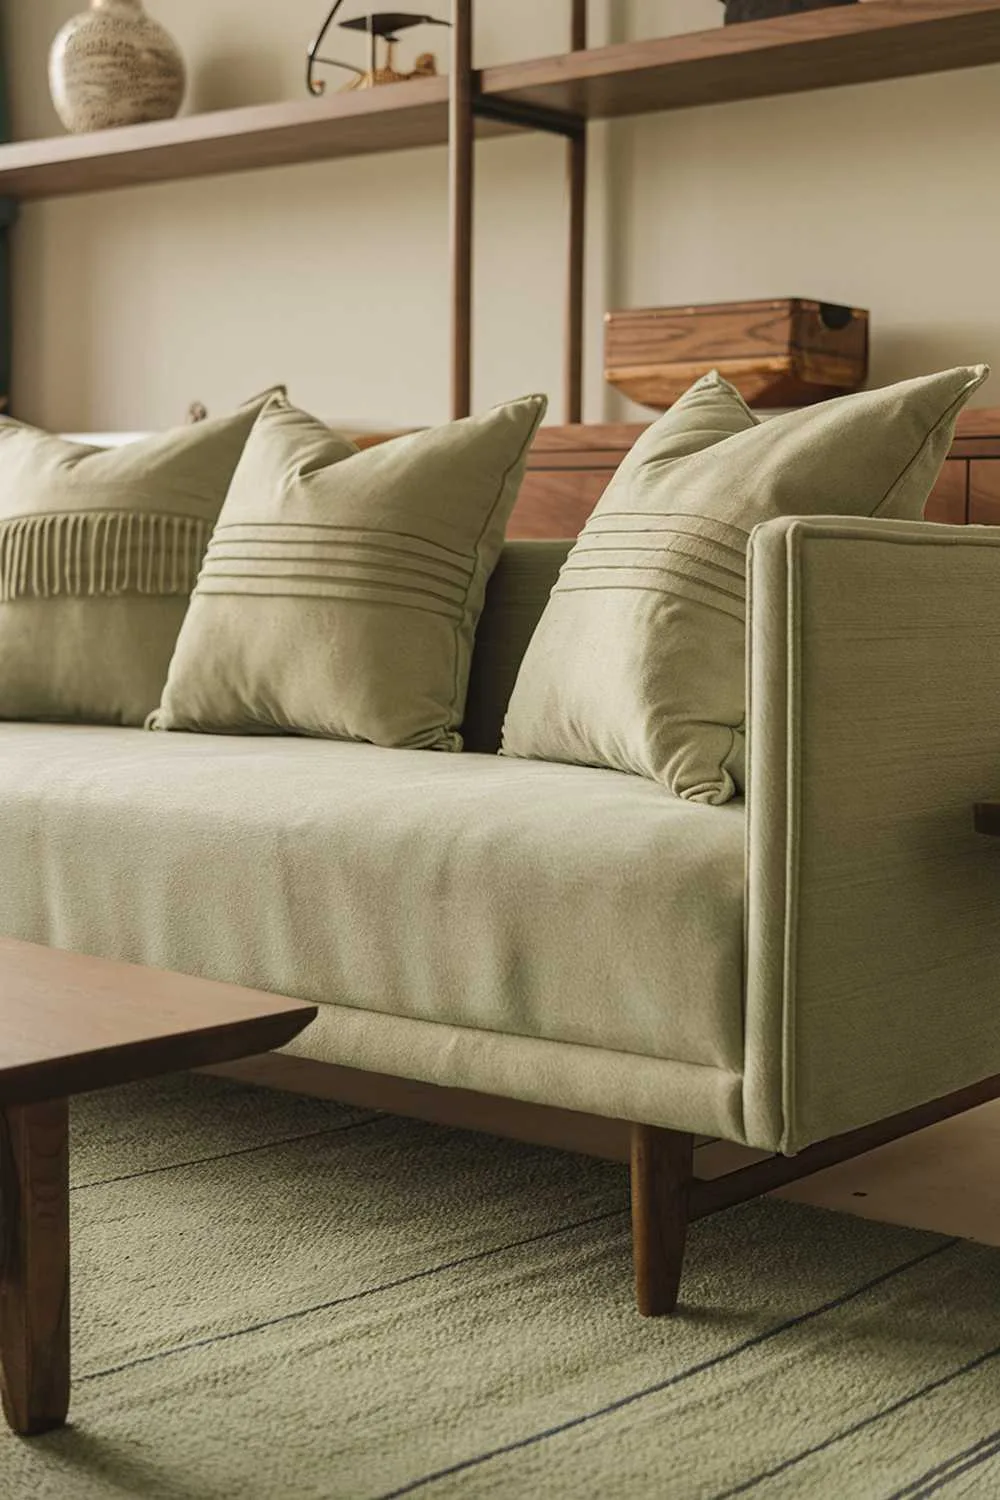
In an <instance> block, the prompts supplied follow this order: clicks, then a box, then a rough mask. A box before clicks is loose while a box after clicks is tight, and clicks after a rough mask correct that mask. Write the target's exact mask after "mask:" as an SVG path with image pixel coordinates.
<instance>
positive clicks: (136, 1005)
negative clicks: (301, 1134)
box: [0, 938, 317, 1104]
mask: <svg viewBox="0 0 1000 1500" xmlns="http://www.w3.org/2000/svg"><path fill="white" fill-rule="evenodd" d="M316 1013H317V1010H316V1006H315V1005H306V1004H304V1003H303V1002H302V1001H300V1000H288V999H285V998H284V997H283V996H280V995H269V994H266V993H264V992H263V991H261V990H248V989H242V988H240V986H239V985H235V984H219V983H216V982H215V981H213V980H208V979H192V978H190V977H189V976H187V975H184V974H171V973H167V972H166V971H165V970H163V969H147V968H144V967H142V966H141V965H138V964H125V963H118V962H116V961H113V960H109V959H102V958H88V957H85V956H84V955H82V954H79V953H64V952H62V951H61V950H59V949H55V948H42V947H38V946H36V945H35V944H33V943H20V942H15V941H14V940H13V939H10V938H0V1104H32V1103H37V1102H39V1101H41V1100H43V1099H56V1098H62V1097H64V1096H67V1095H69V1094H80V1093H87V1092H89V1091H90V1090H91V1089H98V1088H107V1087H108V1086H110V1085H113V1084H119V1083H130V1082H132V1081H133V1080H135V1079H138V1078H152V1077H155V1076H157V1075H158V1074H161V1073H172V1072H174V1071H175V1070H177V1069H181V1068H197V1067H203V1066H207V1065H208V1064H210V1063H218V1062H231V1061H233V1060H234V1059H236V1058H238V1057H249V1056H251V1055H253V1054H254V1053H257V1052H269V1051H271V1050H272V1049H273V1048H275V1047H281V1046H284V1044H285V1043H286V1042H290V1041H291V1039H292V1037H294V1036H296V1035H297V1034H298V1033H299V1032H300V1031H302V1030H303V1029H304V1028H305V1027H306V1026H308V1024H309V1022H310V1021H312V1020H314V1019H315V1016H316Z"/></svg>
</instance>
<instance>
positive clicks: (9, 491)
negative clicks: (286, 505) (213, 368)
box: [0, 396, 269, 725]
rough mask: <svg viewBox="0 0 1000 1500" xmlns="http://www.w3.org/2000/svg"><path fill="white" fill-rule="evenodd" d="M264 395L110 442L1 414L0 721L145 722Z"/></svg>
mask: <svg viewBox="0 0 1000 1500" xmlns="http://www.w3.org/2000/svg"><path fill="white" fill-rule="evenodd" d="M267 399H269V398H268V396H263V397H261V398H260V399H258V400H256V401H254V402H251V403H250V404H249V405H248V406H246V407H245V408H243V409H242V410H240V411H239V412H237V413H236V414H235V415H233V416H231V417H222V418H219V419H217V420H214V421H210V422H200V423H197V424H196V425H194V426H189V427H181V428H178V429H176V430H174V431H170V432H165V433H160V434H157V435H156V436H155V437H151V438H146V439H143V440H141V441H139V442H134V443H128V444H126V445H125V446H124V447H121V448H112V449H102V448H92V447H88V446H86V445H84V444H80V443H72V442H67V441H66V440H65V439H63V438H60V437H55V436H53V435H52V434H50V433H47V432H41V431H39V430H38V429H37V428H34V427H27V426H25V425H24V424H22V423H20V422H15V421H12V420H11V419H9V418H3V419H0V719H48V720H83V721H87V722H92V723H102V724H134V725H141V724H142V723H143V722H144V720H145V718H146V715H147V714H148V713H149V712H150V710H151V709H152V708H155V707H156V704H157V703H158V702H159V698H160V693H161V692H162V690H163V684H164V682H165V681H166V677H167V668H168V666H169V664H170V657H171V655H172V653H173V649H174V645H175V643H176V640H177V633H178V631H179V630H180V628H181V623H182V621H183V619H184V614H185V611H186V610H187V605H188V598H189V597H190V594H191V590H192V589H193V588H194V584H195V580H196V578H197V576H198V569H199V568H200V566H201V560H202V557H203V555H204V552H205V548H206V546H207V545H208V539H209V537H210V535H211V532H212V527H213V526H214V524H215V521H216V518H217V516H218V514H219V511H220V510H221V508H222V502H223V500H224V499H225V497H226V491H227V489H228V487H229V482H230V480H231V479H232V476H233V471H234V470H235V468H236V465H237V462H238V461H239V457H240V454H241V453H242V451H243V445H244V443H245V442H246V439H247V436H248V434H249V432H250V429H251V428H252V426H253V424H254V422H255V421H256V420H257V415H258V412H259V411H260V410H261V408H262V407H263V405H264V404H265V402H266V401H267Z"/></svg>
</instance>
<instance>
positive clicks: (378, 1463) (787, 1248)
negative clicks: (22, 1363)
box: [0, 1078, 1000, 1500]
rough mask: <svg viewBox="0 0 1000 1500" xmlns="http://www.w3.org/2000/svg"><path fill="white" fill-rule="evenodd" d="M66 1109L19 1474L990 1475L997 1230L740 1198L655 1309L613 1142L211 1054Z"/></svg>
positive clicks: (402, 1486)
mask: <svg viewBox="0 0 1000 1500" xmlns="http://www.w3.org/2000/svg"><path fill="white" fill-rule="evenodd" d="M74 1131H75V1141H74V1150H75V1158H74V1179H75V1187H74V1192H73V1233H74V1324H75V1328H74V1338H75V1385H74V1395H73V1406H72V1413H71V1417H72V1424H73V1425H72V1427H71V1428H70V1429H68V1430H66V1431H65V1432H61V1433H57V1434H53V1435H51V1436H49V1437H46V1438H42V1439H37V1440H35V1441H32V1442H28V1443H26V1442H22V1441H20V1440H18V1439H16V1438H13V1437H10V1436H4V1437H2V1438H0V1496H2V1497H3V1500H21V1497H24V1500H29V1497H31V1500H34V1497H40V1500H49V1497H51V1500H77V1497H80V1500H90V1497H94V1500H112V1497H122V1496H137V1497H139V1496H141V1497H144V1500H159V1497H163V1500H168V1497H170V1500H173V1497H184V1500H189V1497H193V1500H286V1497H287V1500H339V1497H349V1500H375V1497H383V1500H388V1497H390V1496H403V1495H418V1496H421V1497H427V1500H444V1497H446V1496H461V1497H463V1500H464V1497H472V1500H478V1497H485V1496H491V1497H497V1500H521V1497H531V1500H536V1497H537V1500H550V1497H552V1500H563V1497H565V1500H570V1497H572V1500H581V1497H589V1496H600V1497H602V1500H603V1497H622V1500H675V1497H676V1500H721V1497H723V1496H735V1495H744V1494H749V1495H754V1496H767V1497H774V1496H780V1497H785V1496H789V1497H791V1496H794V1497H802V1496H806V1497H810V1500H813V1497H815V1500H883V1497H884V1500H889V1497H894V1500H903V1497H906V1500H916V1497H920V1496H929V1495H938V1494H941V1495H943V1496H945V1497H947V1500H957V1497H959V1496H967V1495H974V1496H994V1495H997V1494H1000V1251H996V1250H991V1249H987V1248H985V1247H982V1246H977V1245H972V1244H966V1243H962V1242H957V1241H953V1240H944V1239H941V1238H940V1237H937V1236H934V1235H927V1234H922V1233H917V1232H914V1231H910V1230H904V1229H897V1228H891V1227H887V1226H883V1225H878V1224H871V1223H866V1222H864V1221H863V1220H860V1219H852V1218H846V1217H840V1216H837V1215H833V1214H827V1213H823V1212H820V1211H817V1210H815V1209H809V1208H803V1207H799V1206H796V1205H792V1204H787V1203H777V1202H762V1203H756V1204H752V1205H749V1206H746V1207H744V1208H741V1209H737V1210H735V1211H733V1212H730V1213H727V1214H724V1215H721V1216H719V1217H717V1218H715V1219H711V1220H707V1221H704V1222H703V1223H702V1224H701V1225H699V1226H697V1227H696V1228H695V1230H694V1233H693V1237H692V1243H691V1247H690V1252H689V1259H688V1267H687V1273H686V1276H685V1281H684V1287H683V1298H684V1307H683V1312H682V1314H681V1315H680V1316H679V1317H677V1318H676V1319H674V1320H662V1321H644V1320H642V1319H640V1318H639V1317H638V1316H637V1315H636V1313H635V1312H634V1311H633V1306H632V1300H631V1287H630V1272H629V1239H628V1220H627V1214H626V1184H625V1177H624V1172H623V1170H622V1169H621V1168H618V1167H614V1166H609V1165H605V1164H602V1163H599V1162H592V1161H588V1160H583V1159H580V1158H577V1157H572V1156H567V1155H562V1154H559V1153H556V1152H550V1151H543V1150H540V1149H534V1148H531V1147H526V1146H518V1145H513V1144H508V1143H501V1142H497V1141H494V1140H492V1139H489V1138H486V1137H483V1136H474V1135H468V1134H460V1133H453V1132H449V1131H443V1130H437V1129H435V1128H433V1127H431V1126H426V1125H420V1124H415V1123H413V1122H409V1121H403V1120H397V1119H393V1118H389V1117H385V1116H376V1115H369V1114H365V1113H363V1112H361V1111H357V1110H349V1109H342V1108H340V1107H338V1106H335V1105H327V1104H323V1103H319V1102H316V1101H311V1100H303V1099H297V1098H294V1097H291V1096H286V1095H280V1094H272V1093H269V1092H265V1091H258V1090H253V1089H247V1088H243V1087H241V1086H238V1085H234V1084H230V1083H224V1082H221V1081H218V1080H213V1079H207V1078H171V1079H167V1080H165V1081H163V1082H161V1083H158V1084H156V1085H152V1086H150V1085H142V1086H141V1087H134V1088H131V1089H124V1090H120V1091H117V1092H115V1093H111V1094H103V1095H95V1096H93V1097H91V1098H87V1099H83V1100H80V1101H78V1102H77V1104H76V1105H75V1114H74Z"/></svg>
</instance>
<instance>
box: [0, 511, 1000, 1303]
mask: <svg viewBox="0 0 1000 1500" xmlns="http://www.w3.org/2000/svg"><path fill="white" fill-rule="evenodd" d="M568 546H569V543H565V544H564V543H551V542H544V543H542V542H540V543H512V544H511V543H509V544H508V545H507V547H506V549H505V552H504V555H503V558H502V561H501V563H500V566H499V568H498V570H497V572H496V574H495V576H494V579H493V581H492V583H491V586H490V591H489V597H488V602H487V608H486V612H485V615H484V618H483V621H482V623H481V627H480V631H479V636H478V643H477V649H476V657H475V663H474V676H473V682H472V687H471V692H470V701H469V711H468V715H467V723H466V739H467V751H466V753H464V754H461V755H449V754H434V753H431V752H427V751H405V750H384V749H378V748H374V747H371V746H367V745H359V744H351V743H343V742H333V741H322V740H309V739H301V738H279V737H273V738H272V737H255V736H246V737H238V738H237V737H222V736H207V735H206V736H199V735H188V734H152V733H146V732H144V731H142V730H132V729H117V728H102V727H90V726H69V725H46V724H28V723H6V724H3V725H2V726H0V788H2V795H0V848H2V850H3V860H4V878H3V880H2V882H0V933H3V934H4V935H7V936H11V937H17V938H22V939H26V940H30V941H33V942H38V943H45V944H50V945H53V946H56V947H60V948H66V949H73V950H80V951H84V952H89V953H94V954H98V955H103V956H109V957H116V958H122V959H128V960H132V961H135V962H139V963H142V964H147V965H153V966H157V967H163V968H168V969H174V970H179V971H183V972H188V973H192V974H200V975H205V976H209V977H212V978H217V979H225V980H232V981H236V982H238V983H240V984H243V985H249V986H252V987H256V988H261V989H266V990H273V991H279V992H283V993H287V994H289V995H294V996H298V997H301V998H303V999H306V1000H310V1001H314V1002H319V1004H320V1006H321V1012H320V1017H319V1019H318V1020H317V1021H316V1022H315V1023H314V1025H313V1026H312V1027H311V1028H309V1029H308V1030H307V1031H306V1032H305V1033H304V1034H303V1035H302V1036H301V1037H300V1038H299V1039H297V1041H296V1042H294V1043H293V1044H292V1045H291V1047H290V1048H289V1049H288V1050H289V1052H290V1053H292V1054H296V1055H301V1056H303V1057H306V1058H310V1059H313V1060H314V1061H316V1062H320V1063H326V1064H335V1065H337V1066H338V1067H339V1068H341V1069H350V1070H359V1071H360V1072H363V1073H366V1074H373V1075H380V1076H382V1077H389V1078H396V1079H406V1080H416V1081H419V1082H421V1083H423V1084H426V1085H434V1086H437V1087H438V1088H439V1089H440V1090H441V1097H442V1098H444V1097H445V1094H446V1092H447V1091H449V1090H456V1089H458V1090H462V1091H465V1092H466V1094H468V1092H469V1091H471V1093H472V1094H474V1095H476V1096H477V1097H486V1098H490V1097H492V1098H495V1099H501V1100H512V1101H521V1102H522V1103H523V1104H525V1105H526V1106H544V1107H545V1108H547V1109H549V1110H554V1111H570V1112H572V1115H573V1118H575V1119H579V1118H581V1117H589V1118H594V1117H597V1118H599V1119H603V1120H607V1121H618V1122H627V1123H628V1124H629V1125H630V1126H634V1127H635V1130H634V1133H633V1149H632V1166H633V1191H634V1195H635V1226H636V1234H637V1245H636V1254H637V1261H638V1262H639V1265H640V1302H641V1303H643V1305H644V1310H646V1311H663V1310H667V1309H668V1308H669V1307H670V1306H672V1305H673V1300H674V1299H675V1297H676V1277H677V1275H679V1257H680V1250H681V1249H682V1246H683V1221H684V1219H685V1217H686V1215H687V1213H688V1212H689V1211H690V1210H691V1209H692V1205H693V1204H694V1203H695V1200H694V1198H693V1197H692V1193H693V1191H694V1189H693V1188H692V1183H691V1173H690V1151H689V1147H690V1143H691V1140H692V1138H693V1137H694V1136H698V1135H701V1136H713V1137H722V1138H724V1139H726V1140H729V1141H733V1142H738V1143H743V1144H745V1145H748V1146H753V1147H758V1148H763V1149H764V1150H766V1151H768V1152H777V1153H785V1154H794V1153H797V1152H801V1151H803V1149H804V1148H809V1147H810V1146H811V1145H812V1143H815V1142H828V1141H829V1138H831V1137H838V1138H839V1137H841V1136H844V1134H845V1133H850V1132H855V1131H858V1130H859V1128H860V1127H866V1126H868V1125H869V1124H870V1123H871V1122H877V1121H883V1120H885V1119H886V1118H887V1117H897V1116H903V1117H905V1116H906V1114H907V1112H910V1111H913V1110H914V1109H915V1108H916V1107H918V1106H924V1105H926V1104H927V1102H928V1101H933V1100H939V1099H941V1098H942V1096H955V1099H954V1100H953V1102H952V1104H951V1105H949V1103H948V1101H945V1103H944V1104H942V1105H941V1106H940V1109H941V1112H942V1113H944V1112H947V1110H948V1108H950V1107H951V1108H958V1107H960V1106H961V1104H962V1103H963V1102H969V1101H968V1099H967V1097H966V1096H965V1095H962V1096H961V1097H959V1095H958V1091H962V1090H968V1089H969V1087H970V1086H971V1085H976V1086H979V1087H980V1091H981V1092H982V1093H983V1095H984V1097H985V1096H988V1094H989V1092H990V1091H991V1086H990V1085H989V1084H982V1085H981V1081H982V1080H986V1079H993V1075H997V1074H1000V848H996V847H994V846H993V842H992V841H990V840H987V839H982V838H979V837H978V836H977V835H975V834H974V832H973V831H972V822H971V805H972V803H973V802H974V801H975V800H977V799H981V798H984V797H988V796H990V795H991V794H996V793H997V792H998V790H1000V531H997V530H993V529H990V528H983V529H978V528H967V527H955V528H952V527H945V526H932V525H924V524H910V523H903V522H893V521H877V520H840V519H831V520H824V519H819V520H809V521H800V520H782V521H775V522H770V523H768V524H767V525H765V526H763V527H760V528H759V529H758V530H757V531H756V532H755V533H754V536H753V539H752V544H751V552H750V563H749V569H750V622H749V627H748V641H749V664H750V665H749V736H748V737H749V773H748V774H749V792H748V797H747V801H746V803H745V804H744V803H743V802H742V801H736V802H731V803H729V804H728V805H726V806H722V807H709V806H705V805H701V804H697V803H690V802H684V801H680V800H678V799H675V798H674V797H672V796H671V795H670V794H669V793H667V792H666V791H665V790H664V789H663V788H662V787H661V786H658V785H656V784H654V783H652V782H649V781H646V780H643V779H640V778H638V777H634V776H628V775H623V774H619V773H617V772H612V771H606V770H598V769H590V768H586V767H579V766H569V765H557V764H548V763H542V762H533V761H522V760H512V759H505V758H503V757H499V756H497V755H496V754H495V751H496V749H497V745H498V743H499V731H500V725H501V722H502V715H503V709H504V705H505V703H506V701H507V697H508V696H509V693H510V689H511V687H512V684H513V679H514V675H515V673H516V669H517V663H518V660H519V658H520V654H521V653H522V651H523V650H524V647H525V645H526V643H527V640H528V638H529V636H530V633H531V630H532V627H533V625H534V623H535V621H536V619H537V617H538V615H539V613H540V611H541V608H542V606H543V604H544V602H545V598H546V596H547V593H548V589H549V587H550V585H551V583H552V581H553V579H554V577H555V574H556V571H557V569H558V567H559V564H560V562H561V560H562V558H563V557H564V556H565V553H566V550H567V548H568ZM998 1089H1000V1085H998ZM977 1097H978V1096H977ZM972 1102H976V1101H975V1100H973V1101H972ZM923 1119H924V1116H920V1119H919V1121H918V1122H922V1121H923ZM905 1128H912V1123H911V1124H910V1125H909V1126H908V1125H907V1120H906V1118H903V1119H901V1120H900V1121H896V1122H895V1123H891V1124H890V1126H889V1127H888V1131H887V1133H899V1132H900V1131H901V1130H903V1129H905ZM869 1139H870V1138H869V1137H868V1136H864V1135H862V1136H861V1137H858V1138H855V1137H853V1136H849V1137H848V1139H847V1141H846V1142H845V1144H844V1151H845V1152H846V1151H848V1150H850V1149H861V1147H862V1146H863V1145H864V1144H865V1142H866V1141H869ZM813 1150H814V1155H815V1150H816V1148H813ZM834 1154H836V1153H834ZM829 1155H830V1153H829V1152H828V1153H827V1156H828V1157H829ZM813 1159H814V1158H813V1157H810V1156H809V1153H808V1152H807V1153H806V1158H804V1160H805V1162H806V1164H807V1165H808V1163H809V1162H811V1161H813ZM823 1159H824V1160H825V1159H827V1158H823ZM785 1175H791V1173H790V1172H787V1173H786V1174H785ZM763 1185H766V1184H763ZM720 1201H721V1200H720ZM665 1226H666V1227H665ZM640 1242H641V1243H640ZM644 1257H645V1259H644ZM657 1258H658V1259H659V1261H660V1262H662V1264H663V1266H665V1267H666V1270H665V1271H663V1274H662V1275H661V1276H660V1281H661V1283H662V1284H661V1285H660V1287H659V1290H657V1289H656V1286H655V1284H654V1283H656V1280H657V1275H658V1274H659V1273H658V1272H657V1270H656V1266H655V1265H653V1264H652V1263H653V1262H654V1261H656V1260H657ZM668 1262H669V1263H671V1265H672V1269H671V1265H668V1264H667V1263H668ZM643 1284H645V1287H646V1292H645V1294H643V1290H642V1287H643ZM651 1287H652V1290H651Z"/></svg>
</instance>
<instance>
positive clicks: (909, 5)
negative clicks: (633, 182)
mask: <svg viewBox="0 0 1000 1500" xmlns="http://www.w3.org/2000/svg"><path fill="white" fill-rule="evenodd" d="M996 61H1000V0H868V3H866V4H862V5H849V6H833V7H831V8H829V9H826V10H817V11H806V12H803V13H800V14H798V15H792V16H786V17H781V18H778V19H775V20H770V21H755V22H749V23H746V24H744V25H740V26H726V27H723V26H718V27H713V28H712V30H710V31H701V32H695V33H690V34H688V35H684V36H674V37H667V38H663V39H661V40H654V41H644V42H627V43H622V44H618V45H615V46H612V47H596V48H591V49H589V50H587V51H582V52H570V53H565V54H563V55H560V56H557V57H549V58H541V59H538V60H536V61H533V62H526V63H515V64H510V65H507V66H504V67H499V68H488V69H486V70H485V71H484V72H483V74H482V75H481V83H482V92H483V94H484V96H485V97H487V98H496V99H508V100H512V101H514V102H515V103H518V104H533V105H542V106H545V107H546V108H549V109H557V110H562V111H564V112H568V113H571V114H574V115H577V116H580V117H581V118H587V119H606V118H611V117H613V116H621V115H636V114H644V113H647V112H650V111H653V110H665V109H680V108H684V107H687V106H691V105H699V104H718V103H725V102H728V101H732V100H736V99H750V98H755V97H760V96H764V95H769V94H783V93H793V92H798V91H801V90H806V89H817V88H828V87H831V86H833V85H836V84H846V83H861V82H868V81H873V80H876V79H880V78H897V77H903V76H907V75H910V74H916V73H932V72H942V71H945V70H947V69H950V68H964V67H972V66H975V65H977V64H983V63H990V62H996ZM519 128H521V127H516V126H512V125H508V124H501V123H499V122H497V121H486V120H480V121H479V122H478V126H477V129H478V132H479V134H480V135H483V136H493V135H500V134H510V133H512V132H514V131H516V130H517V129H519ZM447 139H448V80H447V78H419V79H413V80H411V81H410V82H407V83H397V84H393V85H391V87H385V88H380V89H370V90H362V91H357V92H351V93H331V94H329V95H327V96H326V97H324V98H322V99H308V100H297V101H293V102H287V103H280V104H266V105H259V106H253V107H251V108H246V109H235V110H220V111H217V112H215V113H211V114H202V115H187V116H184V117H183V118H181V119H179V120H168V121H164V122H162V123H159V124H154V125H136V126H130V127H127V128H125V129H120V130H108V131H99V132H96V133H94V134H91V135H81V136H62V137H58V138H54V139H50V140H40V141H24V142H20V143H17V144H14V145H9V146H2V147H0V196H8V197H13V198H19V199H31V198H50V197H59V196H64V195H67V194H72V193H86V192H100V191H103V190H107V189H110V188H120V187H129V186H137V185H139V184H142V183H152V182H169V181H174V180H177V179H180V178H187V177H204V176H210V175H215V174H218V173H228V172H243V171H252V170H255V169H259V168H262V167H274V166H285V165H290V164H292V163H296V162H309V161H326V160H332V159H333V158H336V157H344V156H363V155H369V154H374V153H380V152H388V151H400V150H406V149H413V148H415V147H420V146H439V145H444V144H445V143H446V142H447Z"/></svg>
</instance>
